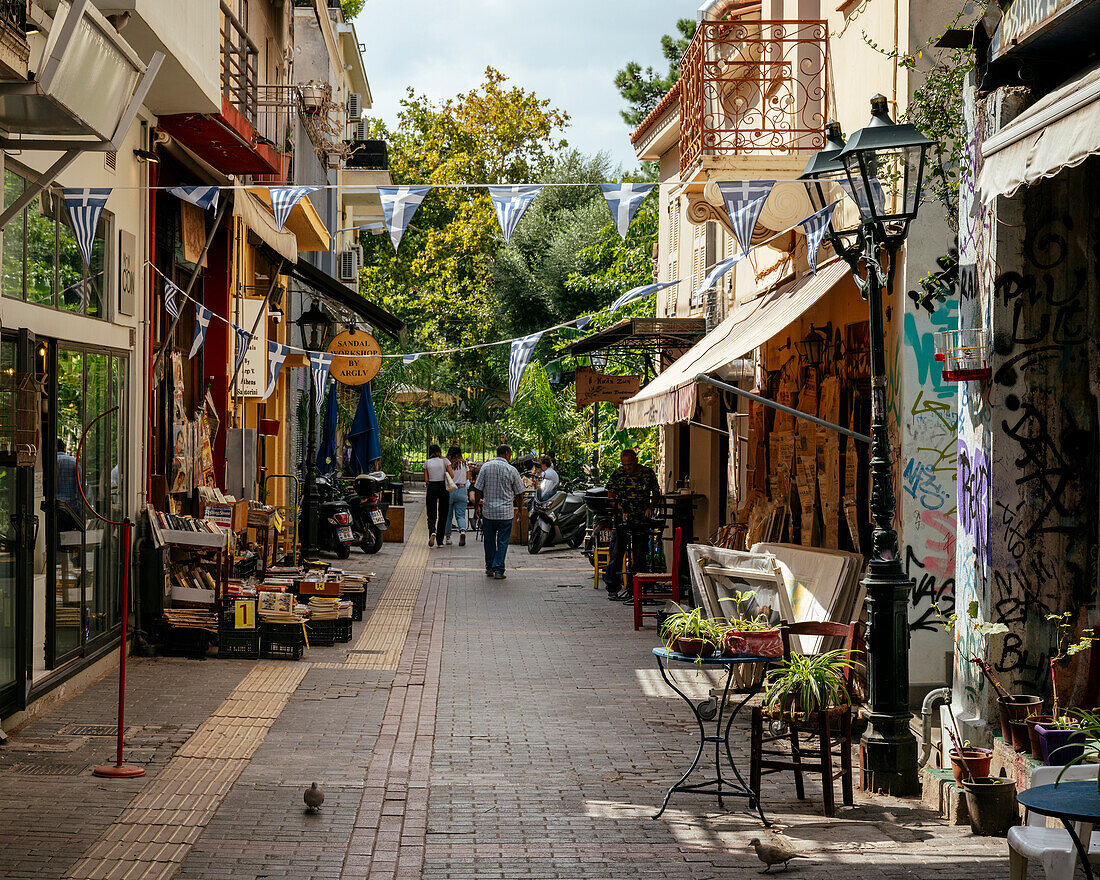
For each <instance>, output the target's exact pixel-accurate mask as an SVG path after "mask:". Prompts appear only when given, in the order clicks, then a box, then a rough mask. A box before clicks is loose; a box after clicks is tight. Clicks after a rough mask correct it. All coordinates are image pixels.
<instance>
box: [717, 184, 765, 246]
mask: <svg viewBox="0 0 1100 880" xmlns="http://www.w3.org/2000/svg"><path fill="white" fill-rule="evenodd" d="M774 185H775V181H774V180H726V181H720V182H719V183H718V189H719V190H720V191H721V193H722V200H723V201H724V202H725V203H726V213H727V214H728V215H729V218H730V223H732V224H733V235H734V237H735V238H736V239H737V243H738V244H739V245H741V252H742V253H744V254H747V253H748V252H749V248H750V247H752V234H753V232H754V231H755V230H756V221H757V220H759V219H760V212H761V211H762V210H764V202H765V201H766V200H767V198H768V194H769V193H771V191H772V187H773V186H774Z"/></svg>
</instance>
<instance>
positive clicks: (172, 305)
mask: <svg viewBox="0 0 1100 880" xmlns="http://www.w3.org/2000/svg"><path fill="white" fill-rule="evenodd" d="M177 293H178V294H179V296H180V299H181V300H182V299H183V291H182V290H180V289H179V287H177V286H176V285H175V283H173V282H171V281H169V280H168V279H167V278H165V279H164V310H165V311H166V312H168V314H169V315H171V316H172V317H173V318H177V319H178V318H179V316H180V304H179V302H178V301H177V300H176V294H177Z"/></svg>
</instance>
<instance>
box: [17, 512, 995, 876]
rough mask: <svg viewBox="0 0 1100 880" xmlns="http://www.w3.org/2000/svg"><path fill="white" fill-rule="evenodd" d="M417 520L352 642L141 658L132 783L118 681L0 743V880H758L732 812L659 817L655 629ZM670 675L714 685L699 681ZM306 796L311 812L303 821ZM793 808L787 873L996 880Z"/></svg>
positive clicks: (390, 558)
mask: <svg viewBox="0 0 1100 880" xmlns="http://www.w3.org/2000/svg"><path fill="white" fill-rule="evenodd" d="M421 510H422V506H421V504H420V503H419V502H417V503H415V504H411V505H410V513H411V516H410V518H409V522H410V525H409V526H408V527H407V531H408V532H409V533H410V535H412V534H415V536H416V538H417V540H410V541H409V542H408V543H407V544H405V545H396V544H387V545H386V546H385V547H384V549H383V551H382V552H381V553H379V554H378V555H377V556H375V557H372V558H370V559H369V566H370V568H369V570H372V571H374V572H375V574H376V575H377V577H376V578H375V580H374V581H373V582H372V584H371V587H370V588H369V590H368V607H367V612H368V613H367V614H366V615H365V617H364V622H363V623H356V624H355V632H354V638H353V640H352V642H351V643H349V644H348V645H343V646H339V645H338V646H336V647H334V648H310V649H309V650H307V651H306V654H305V657H304V659H303V660H301V661H299V662H278V661H270V660H263V661H236V660H219V659H216V658H214V657H211V658H209V659H207V660H203V661H195V660H183V659H174V658H157V659H134V660H133V661H132V662H131V666H130V684H129V693H128V715H127V752H126V760H127V761H130V762H133V763H138V764H140V765H142V766H143V767H145V769H146V771H147V774H146V776H145V777H144V778H141V779H136V780H129V781H122V780H120V781H109V780H101V779H96V778H94V777H93V776H92V775H91V772H90V771H91V767H92V766H93V765H94V764H96V763H100V762H103V761H106V760H108V759H109V758H110V755H111V753H112V748H113V744H114V740H113V739H112V738H111V736H110V734H111V732H112V729H111V724H112V721H113V719H114V711H115V699H116V693H117V692H116V679H115V677H114V675H112V674H108V675H107V676H105V677H104V678H102V679H100V680H99V681H98V682H96V683H95V684H94V685H92V686H91V687H89V688H87V689H86V690H85V691H84V692H82V693H80V694H78V695H76V696H74V697H73V698H72V699H69V700H68V701H66V702H63V703H61V704H60V705H58V706H56V707H55V708H53V709H52V710H51V711H49V712H48V713H47V714H45V715H44V716H43V717H41V718H39V719H38V720H36V721H35V722H34V723H32V724H30V725H28V726H27V727H25V728H24V729H23V730H21V731H20V732H19V733H17V734H16V735H14V736H13V737H12V739H11V741H10V742H9V743H8V744H7V745H6V746H4V747H3V749H2V750H0V767H2V770H0V799H2V805H3V808H4V809H5V810H6V811H7V815H9V816H11V817H17V819H16V820H15V823H14V825H13V826H12V827H10V828H9V830H8V833H7V835H6V845H5V846H4V847H3V848H2V849H0V876H2V877H4V878H6V880H47V878H50V880H54V878H73V880H77V878H79V880H105V878H121V877H127V878H138V877H140V878H149V880H152V878H180V880H184V878H186V880H207V878H209V880H213V878H226V880H230V878H232V880H243V878H282V877H285V878H311V880H322V878H341V877H343V878H371V880H373V878H395V877H396V878H410V880H411V878H419V877H424V878H441V880H442V878H478V880H491V878H578V880H579V878H584V880H592V878H601V877H647V878H649V877H653V878H657V877H662V878H663V877H668V878H688V877H690V878H699V880H703V878H717V877H741V876H745V877H748V876H754V875H755V874H756V873H757V872H758V871H759V870H760V868H761V865H760V863H759V862H758V861H756V859H755V857H754V855H753V853H752V852H751V850H748V849H747V844H748V841H749V840H750V839H751V838H752V837H754V836H758V835H760V833H761V826H760V823H759V820H758V819H756V818H755V817H753V816H751V815H749V814H748V813H747V812H746V811H745V810H744V803H743V802H740V803H738V802H733V803H730V804H729V807H730V809H729V811H725V810H718V808H717V805H716V804H715V803H713V801H711V800H710V799H709V798H704V797H694V798H693V797H689V796H685V795H677V796H675V797H674V799H673V801H672V803H671V805H670V807H669V809H668V810H667V811H666V812H665V814H664V816H662V817H661V819H660V820H658V821H654V820H653V819H652V818H651V816H652V815H653V813H654V812H656V809H657V808H658V807H659V805H660V802H661V799H662V797H663V796H664V792H665V790H666V789H667V787H668V786H669V785H671V783H672V782H673V781H675V779H676V778H677V777H678V776H679V773H680V772H682V769H683V768H685V767H686V766H687V765H688V763H689V762H690V760H691V757H692V753H693V752H694V735H695V734H694V730H693V726H694V722H692V723H691V724H689V723H688V722H689V720H690V718H689V716H686V714H685V713H686V708H685V706H684V705H683V703H682V702H681V701H680V700H679V698H677V697H676V696H675V695H674V694H672V693H671V692H670V691H669V690H668V689H667V688H666V687H665V686H664V685H663V683H662V682H661V681H660V678H659V676H658V672H657V669H656V667H655V665H654V663H653V660H652V655H651V653H650V649H651V648H652V647H653V645H654V644H655V643H656V636H655V632H654V630H653V628H652V625H647V627H646V628H645V629H643V630H642V631H640V632H637V633H635V632H634V630H633V628H632V625H631V622H630V614H629V609H625V608H623V607H621V606H619V605H617V604H612V603H608V602H607V601H606V600H605V599H604V593H603V591H602V590H600V591H595V590H593V588H592V580H591V568H590V567H589V565H588V563H587V561H586V560H585V559H584V557H583V556H582V555H581V554H580V553H578V552H571V551H565V550H557V549H551V550H548V551H544V552H543V553H542V554H540V555H538V556H529V555H528V554H527V553H526V552H525V548H523V547H513V548H511V551H510V554H509V560H508V561H509V577H508V579H507V580H504V581H497V580H489V579H486V578H485V577H484V572H483V566H482V560H481V553H482V547H481V544H480V543H478V542H477V541H474V540H471V541H470V542H469V543H468V544H467V546H466V547H464V548H460V547H458V546H457V545H456V546H452V547H443V548H434V549H431V550H429V548H428V547H427V545H426V542H425V541H421V540H419V538H420V536H421V535H422V534H423V532H424V531H425V528H424V521H423V518H422V517H421V516H420V512H421ZM414 523H415V524H414ZM517 550H518V551H519V552H516V551H517ZM366 560H367V558H366V557H363V556H361V555H359V554H356V555H355V556H353V557H352V560H351V561H352V562H354V563H355V564H356V565H355V567H357V568H360V569H366V568H367V565H366V564H364V563H365V562H366ZM681 677H682V679H683V680H685V681H686V682H687V683H688V686H689V688H690V691H689V692H691V693H693V694H694V695H699V696H705V695H706V691H707V689H708V687H709V682H708V679H707V678H706V677H705V676H703V675H702V674H699V675H696V673H695V671H694V670H690V669H689V670H688V672H687V673H686V674H685V673H681ZM738 724H739V728H742V732H741V733H738V732H736V731H735V734H734V737H733V739H734V742H735V744H736V745H737V746H740V747H742V748H739V749H738V750H737V757H738V758H739V761H740V762H743V761H744V752H745V751H746V749H745V748H744V747H745V746H746V745H747V726H745V725H747V721H744V725H742V719H739V720H738ZM741 766H745V765H744V764H743V763H741ZM780 779H782V781H779V780H780ZM314 781H316V782H318V783H319V785H320V786H321V787H322V788H323V790H324V792H325V803H324V805H323V807H322V808H321V810H320V812H318V813H317V814H315V815H310V814H307V813H306V812H305V810H304V805H303V803H302V793H303V791H304V790H305V788H307V787H308V786H309V784H310V783H311V782H314ZM808 795H809V797H810V798H811V800H809V801H807V802H806V803H804V804H801V805H799V804H797V802H796V801H795V800H794V792H793V784H791V783H790V782H788V778H787V777H779V778H776V779H775V780H772V781H769V780H765V797H764V808H765V811H766V813H767V814H768V816H769V818H770V819H771V820H772V821H773V822H775V823H776V828H777V829H779V830H782V831H783V833H784V834H785V835H786V836H787V837H788V838H789V839H790V840H792V841H794V842H795V843H796V844H798V845H799V846H801V847H804V848H805V849H806V851H807V852H810V853H812V857H811V858H810V859H807V860H801V861H800V860H796V861H795V862H793V863H792V865H791V868H790V874H791V875H792V876H799V877H810V878H819V877H820V878H824V877H828V878H839V877H859V878H862V880H870V878H878V877H900V876H905V877H927V878H939V877H947V876H951V877H978V876H981V877H983V878H994V877H1002V876H1007V860H1006V859H1005V857H1004V846H1005V844H1004V841H1003V840H999V839H996V838H980V837H976V836H974V835H972V834H971V833H970V830H969V828H962V827H948V826H946V825H944V824H942V823H941V822H940V821H938V820H937V819H935V818H933V817H932V816H931V815H930V814H929V813H927V812H925V811H922V810H921V809H919V804H918V802H916V801H907V802H902V801H898V800H892V799H889V798H868V797H866V796H865V795H862V794H861V793H858V792H857V805H856V806H855V807H853V808H841V809H840V813H839V818H838V820H834V821H827V820H824V819H822V818H821V816H820V810H819V807H820V803H819V801H818V802H816V803H815V801H814V800H813V799H815V798H819V796H820V792H819V789H817V788H815V786H814V784H813V783H812V782H811V783H809V784H808Z"/></svg>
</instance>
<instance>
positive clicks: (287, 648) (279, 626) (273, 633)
mask: <svg viewBox="0 0 1100 880" xmlns="http://www.w3.org/2000/svg"><path fill="white" fill-rule="evenodd" d="M304 650H305V638H304V637H303V635H302V625H301V624H300V623H264V624H263V625H262V626H261V628H260V653H261V654H262V655H263V656H264V657H270V658H272V659H275V660H301V659H302V653H303V651H304Z"/></svg>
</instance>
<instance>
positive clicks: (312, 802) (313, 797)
mask: <svg viewBox="0 0 1100 880" xmlns="http://www.w3.org/2000/svg"><path fill="white" fill-rule="evenodd" d="M302 800H304V801H305V802H306V809H307V810H308V811H309V812H311V813H316V812H317V811H318V810H319V809H321V804H323V803H324V802H325V793H324V792H323V791H322V790H321V789H319V788H318V787H317V783H316V782H315V783H313V785H311V786H310V787H309V788H307V789H306V793H305V794H303V795H302Z"/></svg>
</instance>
